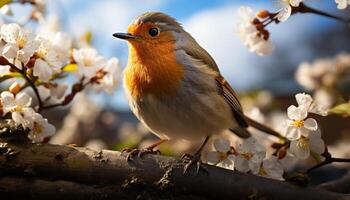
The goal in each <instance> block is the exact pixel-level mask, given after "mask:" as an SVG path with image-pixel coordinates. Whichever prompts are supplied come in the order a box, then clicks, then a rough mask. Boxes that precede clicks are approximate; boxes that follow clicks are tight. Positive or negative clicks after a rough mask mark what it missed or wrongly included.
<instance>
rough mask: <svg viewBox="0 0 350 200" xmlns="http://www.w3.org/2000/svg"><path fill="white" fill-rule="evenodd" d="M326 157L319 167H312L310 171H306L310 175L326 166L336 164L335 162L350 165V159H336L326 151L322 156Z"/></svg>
mask: <svg viewBox="0 0 350 200" xmlns="http://www.w3.org/2000/svg"><path fill="white" fill-rule="evenodd" d="M322 155H323V156H324V157H325V160H324V161H322V162H320V163H318V164H317V165H315V166H313V167H311V168H310V169H308V170H307V171H306V173H310V172H312V171H314V170H315V169H318V168H320V167H322V166H324V165H328V164H331V163H334V162H347V163H350V158H334V157H332V155H331V154H330V153H329V152H328V151H326V152H325V153H324V154H322Z"/></svg>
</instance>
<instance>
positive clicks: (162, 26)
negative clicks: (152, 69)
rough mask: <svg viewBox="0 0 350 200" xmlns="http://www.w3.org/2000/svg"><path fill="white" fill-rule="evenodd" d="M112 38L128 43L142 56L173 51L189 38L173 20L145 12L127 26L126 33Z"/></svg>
mask: <svg viewBox="0 0 350 200" xmlns="http://www.w3.org/2000/svg"><path fill="white" fill-rule="evenodd" d="M113 36H114V37H116V38H119V39H123V40H126V41H128V43H129V44H130V47H131V48H132V49H134V50H135V51H137V52H139V53H141V54H142V55H144V56H147V55H148V54H152V55H154V54H157V52H159V53H160V52H162V53H163V54H164V53H166V52H169V51H174V48H175V46H178V43H179V42H181V40H184V39H185V40H186V38H191V36H189V34H188V33H186V32H185V31H184V30H183V28H182V26H181V25H180V24H179V23H178V22H177V21H176V20H175V19H173V18H172V17H170V16H168V15H166V14H164V13H161V12H146V13H144V14H142V15H140V16H139V17H137V18H136V19H135V20H134V21H133V22H132V23H131V24H130V25H129V27H128V31H127V33H115V34H113Z"/></svg>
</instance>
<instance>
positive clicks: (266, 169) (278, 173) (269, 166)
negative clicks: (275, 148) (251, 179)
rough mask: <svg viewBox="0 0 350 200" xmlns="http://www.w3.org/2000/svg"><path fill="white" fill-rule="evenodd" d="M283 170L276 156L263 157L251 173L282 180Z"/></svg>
mask: <svg viewBox="0 0 350 200" xmlns="http://www.w3.org/2000/svg"><path fill="white" fill-rule="evenodd" d="M283 172H284V171H283V167H282V165H281V163H280V162H279V160H278V158H277V157H276V156H271V157H269V158H265V159H264V160H263V161H262V162H261V163H260V165H259V167H258V168H255V169H254V171H252V173H253V174H256V175H259V176H263V177H266V178H271V179H276V180H284V179H283V177H282V176H283Z"/></svg>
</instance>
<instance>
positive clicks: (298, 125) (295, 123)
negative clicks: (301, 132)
mask: <svg viewBox="0 0 350 200" xmlns="http://www.w3.org/2000/svg"><path fill="white" fill-rule="evenodd" d="M293 126H295V127H297V128H300V127H303V126H304V120H295V121H294V122H293Z"/></svg>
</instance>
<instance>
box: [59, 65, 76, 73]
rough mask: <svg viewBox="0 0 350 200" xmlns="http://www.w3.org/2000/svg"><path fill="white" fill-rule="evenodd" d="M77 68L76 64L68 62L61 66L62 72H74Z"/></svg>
mask: <svg viewBox="0 0 350 200" xmlns="http://www.w3.org/2000/svg"><path fill="white" fill-rule="evenodd" d="M77 69H78V65H77V64H68V65H66V66H64V67H63V68H62V71H63V72H75V71H77Z"/></svg>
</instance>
